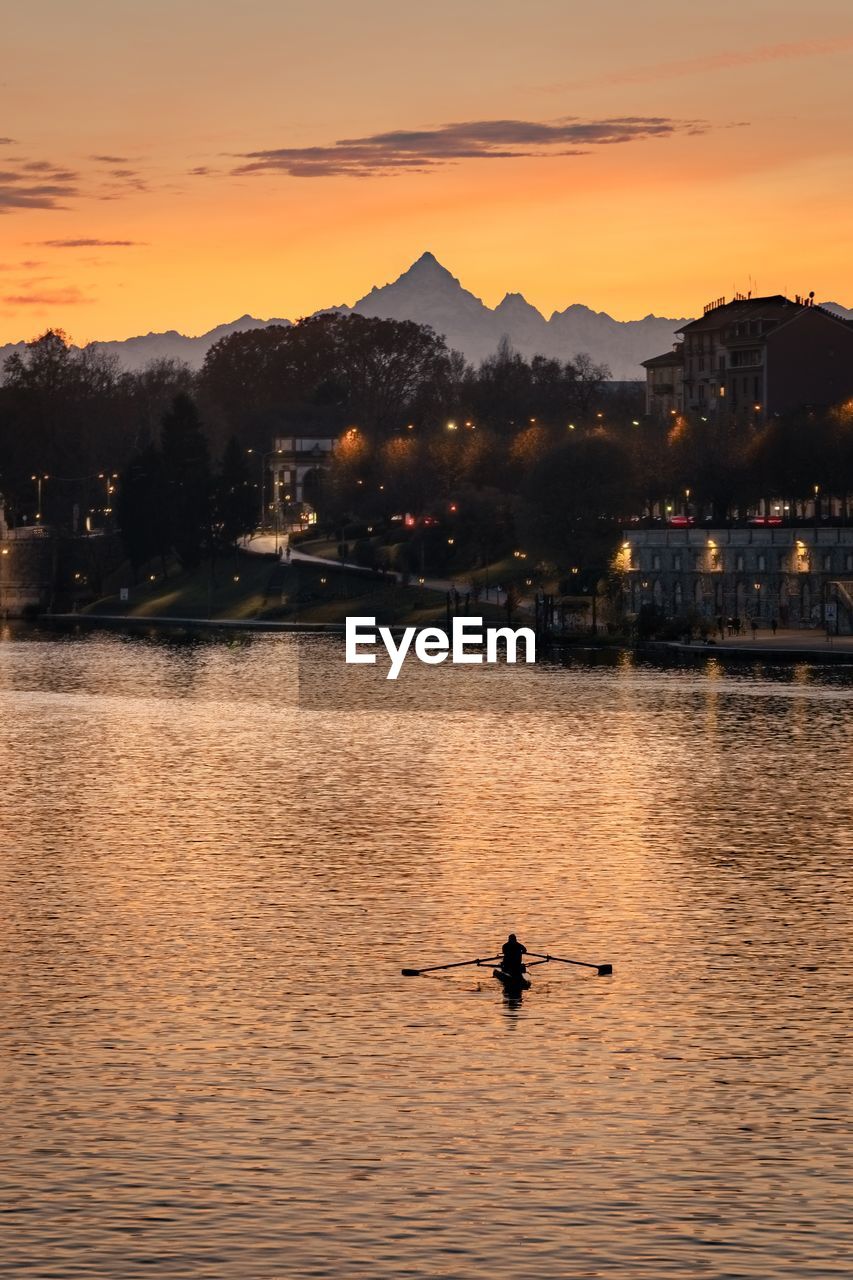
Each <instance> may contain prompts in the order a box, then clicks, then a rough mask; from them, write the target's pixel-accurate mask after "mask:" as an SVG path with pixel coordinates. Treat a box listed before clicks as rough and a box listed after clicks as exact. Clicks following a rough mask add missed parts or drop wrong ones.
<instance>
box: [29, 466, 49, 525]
mask: <svg viewBox="0 0 853 1280" xmlns="http://www.w3.org/2000/svg"><path fill="white" fill-rule="evenodd" d="M30 479H31V480H34V481H35V485H36V494H37V498H36V520H37V521H38V520H41V484H42V481H43V480H49V479H50V476H48V475H44V474H42V473H41V472H40V473H39V474H38V475H34V476H31V477H30Z"/></svg>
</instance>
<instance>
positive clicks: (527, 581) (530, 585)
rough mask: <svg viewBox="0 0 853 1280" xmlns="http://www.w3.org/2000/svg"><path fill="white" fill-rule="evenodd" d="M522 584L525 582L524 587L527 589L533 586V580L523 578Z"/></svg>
mask: <svg viewBox="0 0 853 1280" xmlns="http://www.w3.org/2000/svg"><path fill="white" fill-rule="evenodd" d="M524 582H525V585H526V586H528V587H532V586H533V579H532V578H525V579H524Z"/></svg>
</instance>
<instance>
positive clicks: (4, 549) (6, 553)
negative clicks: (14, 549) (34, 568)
mask: <svg viewBox="0 0 853 1280" xmlns="http://www.w3.org/2000/svg"><path fill="white" fill-rule="evenodd" d="M8 554H9V548H8V547H4V548H3V555H4V556H7V555H8Z"/></svg>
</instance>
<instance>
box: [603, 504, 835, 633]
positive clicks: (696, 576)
mask: <svg viewBox="0 0 853 1280" xmlns="http://www.w3.org/2000/svg"><path fill="white" fill-rule="evenodd" d="M615 567H616V569H617V571H618V573H619V574H620V577H621V580H622V593H623V606H624V610H625V612H626V613H628V614H638V613H639V612H640V611H641V609H642V608H643V606H645V605H655V606H656V607H657V608H658V609H659V610H660V611H661V612H662V613H663V614H664V615H666V616H667V617H679V616H685V615H687V614H688V613H692V614H694V615H699V616H700V617H704V618H707V619H715V618H717V617H721V616H722V617H725V618H729V617H734V618H739V619H740V620H741V622H747V621H749V620H750V619H752V618H756V619H758V620H759V621H760V622H761V623H762V625H764V626H767V625H769V624H770V622H771V621H772V620H773V619H774V618H775V619H776V621H777V622H778V624H779V625H780V626H783V627H799V626H818V625H822V624H824V623H826V622H827V621H828V620H831V621H832V623H833V625H836V624H837V629H838V630H839V631H840V632H844V633H850V632H853V528H851V527H850V526H841V525H825V526H822V525H820V524H816V525H815V526H812V527H805V526H800V525H796V526H784V527H778V526H777V527H766V526H765V527H750V528H724V529H698V528H695V527H688V528H680V529H673V528H666V529H629V530H626V531H625V533H624V535H623V538H622V545H621V547H620V549H619V551H618V553H617V556H616V564H615Z"/></svg>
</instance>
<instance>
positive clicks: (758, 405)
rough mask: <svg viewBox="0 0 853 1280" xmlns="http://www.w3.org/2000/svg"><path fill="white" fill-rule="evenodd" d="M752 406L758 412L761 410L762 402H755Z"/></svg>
mask: <svg viewBox="0 0 853 1280" xmlns="http://www.w3.org/2000/svg"><path fill="white" fill-rule="evenodd" d="M752 407H753V409H754V410H755V412H756V413H760V412H761V405H760V404H754V405H753V406H752Z"/></svg>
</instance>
